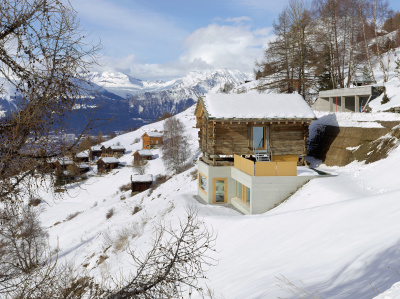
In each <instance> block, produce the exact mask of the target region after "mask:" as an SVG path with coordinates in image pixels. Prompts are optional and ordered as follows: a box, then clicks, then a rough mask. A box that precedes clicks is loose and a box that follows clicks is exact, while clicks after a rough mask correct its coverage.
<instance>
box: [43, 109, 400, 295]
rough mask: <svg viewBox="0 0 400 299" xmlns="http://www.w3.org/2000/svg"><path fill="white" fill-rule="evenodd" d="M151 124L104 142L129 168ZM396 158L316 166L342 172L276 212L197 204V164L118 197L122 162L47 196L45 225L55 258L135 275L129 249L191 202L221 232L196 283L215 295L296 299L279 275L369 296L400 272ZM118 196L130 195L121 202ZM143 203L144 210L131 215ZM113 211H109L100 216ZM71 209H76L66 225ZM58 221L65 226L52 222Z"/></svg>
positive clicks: (148, 240) (193, 139)
mask: <svg viewBox="0 0 400 299" xmlns="http://www.w3.org/2000/svg"><path fill="white" fill-rule="evenodd" d="M193 109H194V107H192V108H190V109H188V110H187V111H185V112H183V113H181V114H179V115H178V117H179V118H180V119H181V120H182V121H183V122H184V123H185V124H186V125H187V132H188V134H189V135H190V146H191V150H192V153H193V155H194V157H196V156H197V155H198V145H197V129H195V128H194V127H195V117H194V115H193V111H194V110H193ZM337 117H339V118H340V116H337ZM349 117H352V116H349ZM354 121H355V120H354ZM370 121H372V122H374V121H375V120H374V119H371V120H370ZM156 129H157V130H159V131H160V130H162V122H158V123H154V124H150V125H147V126H145V127H142V128H141V129H139V130H137V131H135V132H131V133H128V134H125V135H121V136H118V137H116V138H115V139H113V140H110V141H108V142H105V145H113V144H116V143H117V142H120V143H121V145H123V146H125V147H126V148H127V153H126V155H125V156H123V157H122V158H121V159H120V160H121V161H122V162H125V163H126V164H130V163H131V161H132V159H133V157H132V154H133V152H134V151H135V150H137V149H139V148H141V143H136V144H132V142H133V140H134V139H135V138H138V137H140V136H141V135H142V134H143V133H144V132H145V131H146V130H156ZM154 153H155V154H158V155H159V157H158V158H157V159H155V160H153V161H149V167H148V169H147V172H146V173H149V174H150V173H151V174H153V175H157V174H168V173H167V171H166V169H165V167H164V165H163V163H162V160H161V159H160V155H161V153H160V151H157V150H156V151H154ZM315 162H318V161H313V163H314V164H315V165H318V163H315ZM399 162H400V148H397V149H394V150H393V151H392V152H391V153H390V155H389V157H388V158H387V159H385V160H381V161H378V162H375V163H371V164H369V165H364V164H363V163H361V162H353V163H351V164H349V165H347V166H345V167H327V166H325V165H319V166H318V169H321V170H323V171H327V172H331V173H335V174H338V176H335V177H322V178H318V179H314V180H312V181H310V182H309V183H308V184H306V185H304V186H303V187H302V188H301V189H300V190H299V191H298V192H296V193H295V194H294V195H293V196H292V197H291V198H290V199H289V200H287V201H286V202H284V203H282V204H281V205H280V206H278V207H277V208H275V209H273V210H271V211H269V212H267V213H265V214H261V215H252V216H243V215H241V214H239V213H238V212H236V211H235V210H232V209H230V208H226V207H223V206H212V205H204V204H202V203H199V202H198V201H197V200H196V199H195V198H194V196H195V195H196V194H197V180H193V175H192V172H194V171H195V170H196V167H193V168H192V169H189V170H187V171H185V172H183V173H181V174H178V175H175V176H173V177H172V178H171V179H170V180H168V181H167V182H166V183H164V184H162V185H160V186H159V187H158V188H156V189H154V190H153V191H152V192H151V193H150V191H145V192H142V193H139V194H138V195H135V196H133V197H130V194H129V193H130V191H128V192H125V193H119V190H118V188H119V187H120V186H121V185H123V184H126V183H128V182H129V180H130V175H132V174H133V169H132V168H131V167H128V166H125V167H121V168H119V169H116V170H113V171H112V172H110V173H109V174H107V175H104V176H94V177H90V178H89V179H88V180H87V181H86V182H85V183H84V184H82V185H80V186H79V187H74V188H72V187H71V188H70V189H69V190H68V192H69V195H70V196H65V198H64V199H63V200H61V201H59V202H57V203H54V202H53V196H52V194H45V200H46V202H48V203H49V206H47V207H46V210H45V212H44V213H43V214H42V222H43V224H44V225H45V226H46V227H48V228H49V233H50V241H51V246H53V247H55V246H56V245H57V237H59V239H58V243H59V248H60V252H59V256H60V259H61V260H67V261H73V262H74V263H75V265H76V266H77V267H78V269H81V270H82V271H89V272H90V273H91V274H93V275H95V277H97V278H98V279H100V278H101V277H102V276H104V275H108V274H111V275H118V276H119V275H120V274H121V273H123V274H124V275H128V274H129V272H131V271H134V266H133V265H132V264H131V258H130V256H129V253H128V249H129V248H130V249H132V250H134V252H135V254H136V253H137V254H139V253H140V252H142V253H143V252H146V250H148V248H149V247H150V246H151V244H152V238H154V226H155V225H158V224H160V223H166V224H167V225H171V227H172V228H173V229H177V228H178V225H179V219H183V218H184V217H185V209H186V208H187V207H188V206H191V207H195V208H196V209H198V215H199V217H200V218H202V219H203V220H204V222H205V224H206V225H207V226H208V227H209V228H210V229H212V230H213V231H215V232H216V233H217V240H216V252H215V253H212V256H213V257H214V258H215V259H217V260H218V264H217V265H216V266H215V267H211V268H210V270H209V271H208V272H207V273H206V276H207V278H208V280H205V281H200V283H201V284H207V285H208V286H209V287H210V289H211V290H213V291H214V293H215V297H216V298H229V299H230V298H233V299H235V298H238V299H239V298H277V297H278V296H280V297H283V298H293V297H294V296H292V295H291V294H290V293H289V292H288V286H287V285H285V284H284V283H282V282H281V281H280V280H279V279H278V278H281V279H282V278H285V279H288V280H289V281H291V282H292V283H294V284H295V285H297V286H299V287H300V288H301V289H303V290H306V291H309V292H310V293H313V292H319V293H320V294H321V296H322V297H323V298H372V297H373V296H374V292H373V290H372V288H371V284H372V285H373V286H376V287H377V288H378V289H379V290H380V291H384V290H386V289H388V288H390V287H391V285H392V284H393V283H395V282H396V281H399V280H400V277H399V276H398V274H397V272H396V271H394V270H393V269H398V265H399V263H398V261H399V260H400V246H399V241H400V222H399V221H398V219H400V201H399V199H400V185H399V170H398V167H397V166H398V165H399ZM117 191H118V192H117ZM121 195H125V196H126V199H125V200H121V199H120V196H121ZM139 206H140V208H141V210H140V211H138V212H137V213H135V214H133V211H134V209H135V207H139ZM110 209H114V215H113V216H112V217H111V218H109V219H106V213H107V212H108V211H109V210H110ZM76 212H82V213H80V214H78V215H77V216H76V217H75V218H73V219H71V220H69V221H63V220H65V219H66V218H67V217H68V215H70V214H73V213H76ZM56 222H61V223H60V224H58V225H54V224H55V223H56ZM121 235H127V236H128V237H127V238H126V240H127V241H129V244H128V242H126V243H124V242H122V243H123V245H122V246H120V243H121V242H119V240H120V239H121V238H120V236H121ZM122 239H123V238H122ZM110 246H111V247H110ZM101 257H103V258H101ZM104 258H105V260H104V261H103V262H102V263H100V261H101V260H103V259H104ZM82 265H85V267H84V266H82ZM388 267H390V268H392V269H390V268H388ZM397 289H398V287H397ZM388 292H389V291H388ZM391 292H396V289H394V290H393V291H391ZM378 298H380V299H381V298H395V297H378Z"/></svg>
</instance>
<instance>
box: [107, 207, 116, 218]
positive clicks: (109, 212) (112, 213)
mask: <svg viewBox="0 0 400 299" xmlns="http://www.w3.org/2000/svg"><path fill="white" fill-rule="evenodd" d="M112 216H114V208H111V209H109V210H108V212H107V214H106V219H110V218H111V217H112Z"/></svg>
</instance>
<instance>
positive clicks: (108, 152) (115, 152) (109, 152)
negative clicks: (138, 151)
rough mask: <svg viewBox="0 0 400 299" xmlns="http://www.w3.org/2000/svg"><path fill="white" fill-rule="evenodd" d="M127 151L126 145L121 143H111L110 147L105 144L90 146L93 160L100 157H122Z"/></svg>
mask: <svg viewBox="0 0 400 299" xmlns="http://www.w3.org/2000/svg"><path fill="white" fill-rule="evenodd" d="M125 151H126V149H125V147H123V146H121V145H111V146H109V147H105V146H104V145H96V146H92V147H91V148H90V154H89V156H90V159H91V160H94V159H95V158H100V157H120V156H122V155H123V154H125Z"/></svg>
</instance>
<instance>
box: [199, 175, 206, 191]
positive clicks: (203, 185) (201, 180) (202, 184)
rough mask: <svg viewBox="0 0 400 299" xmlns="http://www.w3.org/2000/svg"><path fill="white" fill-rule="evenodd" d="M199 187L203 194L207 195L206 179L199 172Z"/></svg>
mask: <svg viewBox="0 0 400 299" xmlns="http://www.w3.org/2000/svg"><path fill="white" fill-rule="evenodd" d="M199 187H200V190H202V191H203V192H204V193H205V194H207V177H206V176H204V175H203V174H202V173H200V172H199Z"/></svg>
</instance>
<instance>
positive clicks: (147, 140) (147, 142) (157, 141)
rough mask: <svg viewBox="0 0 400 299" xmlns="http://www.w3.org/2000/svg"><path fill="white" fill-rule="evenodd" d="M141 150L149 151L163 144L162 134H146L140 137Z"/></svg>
mask: <svg viewBox="0 0 400 299" xmlns="http://www.w3.org/2000/svg"><path fill="white" fill-rule="evenodd" d="M142 141H143V149H151V148H154V147H156V146H159V145H161V144H162V143H163V140H162V133H159V132H146V133H144V134H143V135H142Z"/></svg>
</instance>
